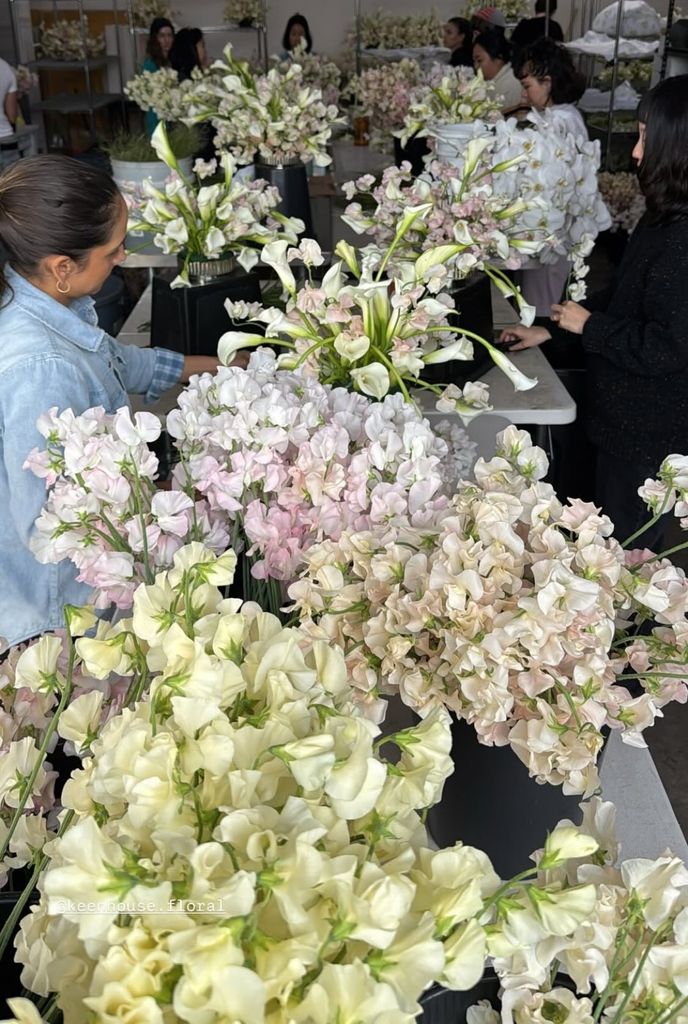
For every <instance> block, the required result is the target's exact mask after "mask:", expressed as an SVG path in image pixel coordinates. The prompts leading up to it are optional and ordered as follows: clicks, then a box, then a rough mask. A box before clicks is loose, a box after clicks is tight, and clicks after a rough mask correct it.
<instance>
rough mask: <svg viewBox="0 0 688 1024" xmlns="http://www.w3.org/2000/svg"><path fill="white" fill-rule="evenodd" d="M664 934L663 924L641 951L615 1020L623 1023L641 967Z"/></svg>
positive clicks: (665, 930)
mask: <svg viewBox="0 0 688 1024" xmlns="http://www.w3.org/2000/svg"><path fill="white" fill-rule="evenodd" d="M666 932H667V926H666V924H665V925H663V926H662V927H661V928H659V929H658V930H657V931H656V932H655V933H654V934H653V936H652V938H651V939H650V940H649V942H648V944H647V946H646V947H645V949H644V950H643V955H642V956H641V957H640V960H639V961H638V966H637V968H636V971H635V974H634V975H633V977H632V978H631V980H630V982H629V983H628V989H627V991H626V995H625V996H624V998H623V1000H622V1002H621V1006H620V1007H619V1008H618V1010H617V1011H616V1018H617V1020H619V1021H623V1014H624V1010H625V1009H626V1007H627V1006H628V1004H629V1002H630V1000H631V996H632V995H633V991H634V989H635V987H636V985H637V984H638V981H639V980H640V976H641V974H642V972H643V967H644V966H645V964H646V962H647V958H648V957H649V955H650V953H651V952H652V948H653V946H655V945H656V944H657V942H658V941H659V940H660V938H663V937H664V935H665V934H666ZM638 941H641V940H640V939H639V940H638ZM610 974H611V972H610ZM603 1009H604V1007H603ZM594 1019H595V1020H599V1019H600V1018H599V1016H597V1015H596V1016H595V1018H594Z"/></svg>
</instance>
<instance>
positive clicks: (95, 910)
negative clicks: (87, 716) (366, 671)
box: [12, 544, 597, 1024]
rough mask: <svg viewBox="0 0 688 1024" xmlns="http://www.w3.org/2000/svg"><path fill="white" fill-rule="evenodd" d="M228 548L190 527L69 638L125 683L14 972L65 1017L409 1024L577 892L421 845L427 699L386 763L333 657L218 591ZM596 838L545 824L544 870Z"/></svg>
mask: <svg viewBox="0 0 688 1024" xmlns="http://www.w3.org/2000/svg"><path fill="white" fill-rule="evenodd" d="M234 561H235V559H234V555H233V554H232V553H231V552H228V553H227V554H226V555H223V556H221V557H219V558H217V557H216V556H215V555H213V554H212V553H211V552H209V551H207V550H205V549H204V548H203V547H202V546H201V545H200V544H192V545H189V546H187V547H186V548H184V549H182V550H181V551H180V552H178V553H177V556H176V557H175V562H174V566H173V568H172V569H170V570H169V571H167V572H163V573H161V574H159V575H158V577H157V579H156V581H155V583H153V584H148V585H142V586H141V587H140V588H139V590H138V591H137V594H136V597H135V601H134V609H133V616H132V618H131V619H129V620H122V621H120V622H119V623H117V624H116V625H114V626H113V625H109V624H106V623H101V624H100V625H99V626H98V630H97V633H96V635H95V637H90V638H86V637H82V638H80V639H77V640H76V644H75V646H76V652H77V656H78V658H79V659H80V660H81V661H82V662H83V664H84V665H85V666H86V667H87V668H88V670H89V671H90V672H91V673H92V674H93V675H94V676H96V677H98V676H101V677H103V678H105V677H107V676H108V675H109V673H110V672H111V671H113V669H114V670H116V671H117V672H118V673H120V674H121V675H122V676H124V677H125V678H126V677H129V676H131V679H132V686H133V688H134V690H133V692H134V698H135V699H136V698H137V697H138V696H142V697H143V699H141V700H140V701H139V702H138V703H136V702H135V703H132V704H131V705H130V706H129V707H127V708H125V709H124V710H123V711H122V713H121V714H120V715H118V716H116V717H114V718H112V719H111V720H110V722H109V723H108V724H107V725H106V726H105V728H104V729H102V731H100V733H99V735H98V736H97V737H96V738H93V737H90V738H89V742H90V746H91V754H92V756H91V757H90V758H89V759H88V760H87V761H86V762H85V763H84V766H83V768H82V769H81V770H79V771H76V772H75V773H74V774H73V775H72V778H71V779H70V780H69V781H68V782H67V784H66V786H65V791H64V794H63V801H64V804H65V813H64V814H63V816H62V820H61V826H60V830H59V837H58V838H57V839H56V840H55V841H54V842H52V843H51V844H50V846H49V847H48V848H47V849H46V851H45V860H46V861H47V866H46V868H45V871H44V873H43V875H42V877H41V880H40V882H39V891H40V897H41V898H40V903H39V904H38V905H37V906H36V907H34V908H32V910H31V913H30V914H29V916H28V917H26V918H25V919H24V920H23V921H22V924H21V934H20V937H19V939H18V941H17V948H18V954H17V955H18V959H19V961H20V962H21V963H23V964H24V970H23V972H22V983H23V984H24V985H25V986H26V987H27V988H28V989H29V990H30V991H31V992H32V993H34V994H35V995H36V996H40V997H42V998H43V999H44V1000H45V999H51V1000H52V1001H51V1005H53V1006H56V1007H58V1008H59V1009H60V1011H61V1012H62V1013H63V1016H64V1021H65V1024H82V1022H83V1024H86V1022H87V1021H89V1020H92V1019H93V1018H94V1017H95V1018H96V1019H98V1020H103V1021H104V1020H109V1019H110V1018H111V1017H112V1016H113V1014H115V1013H116V1015H117V1016H118V1017H121V1018H124V1019H130V1020H133V1019H135V1020H137V1021H142V1022H146V1024H148V1022H150V1024H163V1022H164V1024H172V1022H176V1021H185V1022H188V1024H215V1022H218V1024H219V1022H221V1021H227V1020H237V1021H243V1022H247V1024H263V1022H270V1024H281V1022H284V1024H286V1022H287V1021H297V1022H299V1021H302V1022H315V1024H320V1022H322V1024H326V1022H327V1021H330V1020H332V1019H333V1018H336V1019H340V1020H354V1019H356V1020H360V1019H365V1020H367V1019H373V1018H378V1017H380V1016H383V1017H384V1019H385V1020H386V1021H388V1022H389V1024H395V1022H400V1024H412V1021H413V1020H414V1018H415V1016H416V1014H417V1013H418V1012H419V1009H420V1007H419V1004H418V1000H419V998H420V996H421V994H422V992H423V991H424V990H425V989H426V988H428V987H429V986H430V985H431V984H432V983H433V982H440V983H441V984H443V985H445V986H447V987H449V988H453V989H459V990H462V989H468V988H470V987H471V986H472V985H474V984H475V983H476V982H477V980H478V979H479V978H480V977H481V975H482V973H483V969H484V962H485V957H486V955H487V954H488V952H490V951H492V949H493V947H494V949H497V948H498V946H499V943H500V941H501V943H502V944H504V942H508V941H509V936H510V935H511V934H512V933H514V934H515V932H514V929H516V930H517V931H518V933H519V934H520V933H521V931H519V929H520V930H522V929H524V928H525V929H530V933H531V934H532V935H533V936H534V937H535V938H536V939H537V940H538V941H539V940H540V939H542V938H544V937H546V936H568V935H570V933H571V931H572V929H574V928H576V927H578V926H579V925H580V924H581V922H583V921H584V920H585V918H586V916H587V915H589V914H590V912H591V910H592V907H593V902H594V899H595V889H594V886H592V885H590V884H587V883H582V884H579V883H578V882H576V883H575V884H573V885H570V884H568V882H567V881H566V879H565V878H564V877H563V876H562V877H557V880H556V883H555V884H553V885H550V884H549V882H548V881H547V879H546V878H545V877H544V876H541V877H540V878H539V879H538V880H537V882H536V883H535V884H533V883H532V879H533V878H535V875H536V873H537V870H538V869H536V868H533V870H532V871H531V872H525V873H524V876H523V877H519V879H518V880H515V881H514V882H509V883H501V882H500V880H499V878H498V877H497V876H496V875H495V873H494V871H493V869H492V867H491V865H490V863H489V861H488V859H487V857H486V856H485V855H484V854H483V853H481V852H480V851H478V850H474V849H472V848H470V847H464V846H461V845H460V844H457V846H455V847H453V848H450V849H446V850H441V851H436V850H431V849H430V848H429V846H428V844H427V839H426V834H425V830H424V828H423V825H422V822H421V818H420V816H419V813H418V812H419V811H420V810H421V809H423V808H425V807H427V806H428V805H430V804H432V803H433V802H435V801H436V800H437V799H438V798H439V796H440V795H441V790H442V785H443V782H444V780H445V778H446V777H447V775H448V774H449V773H450V771H451V767H452V766H451V760H450V757H449V750H450V744H451V739H450V732H449V724H448V715H447V713H446V712H445V711H444V709H442V708H438V709H436V711H434V712H433V713H432V714H431V715H429V716H428V717H427V718H426V719H425V720H424V721H423V722H422V723H420V724H418V725H417V726H415V727H413V728H410V729H404V730H403V731H401V732H399V733H396V734H394V735H393V736H390V737H386V738H385V742H387V743H390V744H392V745H393V746H395V747H396V748H397V754H398V760H397V761H396V763H395V764H391V763H388V762H386V761H385V760H384V759H383V758H382V757H381V755H380V747H381V744H382V742H383V739H382V737H381V736H380V735H379V729H378V728H377V727H376V726H374V725H373V724H372V723H370V722H369V721H367V720H366V719H365V717H363V715H362V714H361V712H360V710H359V709H358V708H357V707H356V705H355V704H354V703H353V702H352V700H351V689H350V685H349V683H348V680H347V674H346V665H345V662H344V659H343V657H342V655H341V653H339V652H338V651H336V650H335V649H333V648H332V647H330V646H329V645H328V644H327V643H324V642H321V641H315V642H313V641H311V640H310V639H309V638H308V637H307V636H306V634H305V633H304V632H303V631H301V630H300V629H289V628H283V627H282V626H281V624H280V623H279V621H278V620H277V619H275V618H274V617H272V616H270V615H268V614H265V613H264V612H262V611H261V610H260V608H259V606H258V605H255V604H244V605H243V606H242V605H241V603H240V602H239V601H237V600H232V599H227V598H224V597H223V596H222V592H221V590H220V589H219V588H220V587H221V586H224V585H226V584H227V582H228V581H229V580H230V579H231V576H232V573H233V569H234ZM141 655H143V657H144V660H145V667H143V666H142V663H141ZM137 691H138V692H137ZM88 728H89V726H88V724H87V723H86V722H85V721H84V725H83V729H84V730H87V729H88ZM77 731H78V730H77ZM596 849H597V843H596V841H595V840H593V839H590V838H589V837H587V836H574V837H573V838H571V836H570V835H569V833H568V832H566V833H565V834H563V835H562V833H558V832H556V831H555V833H554V834H553V836H552V837H550V839H549V840H548V842H547V844H546V846H545V850H544V853H543V854H542V856H541V857H539V858H538V865H539V870H540V872H541V875H542V871H544V870H545V869H546V868H552V867H555V866H556V865H558V864H559V863H560V862H561V861H562V859H564V858H566V857H580V856H586V855H588V854H590V853H591V852H594V851H595V850H596ZM500 948H501V947H500ZM44 1005H45V1004H44ZM12 1009H13V1011H14V1012H15V1013H16V1015H17V1018H18V1019H21V1020H25V1021H29V1020H37V1019H39V1015H38V1012H37V1010H36V1008H35V1006H33V1005H32V1004H31V1003H25V1002H22V1001H21V1000H19V1001H14V1002H13V1004H12Z"/></svg>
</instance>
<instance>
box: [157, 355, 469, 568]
mask: <svg viewBox="0 0 688 1024" xmlns="http://www.w3.org/2000/svg"><path fill="white" fill-rule="evenodd" d="M167 429H168V431H169V432H170V434H171V435H172V437H173V438H175V439H176V443H177V446H178V448H179V451H180V453H181V455H182V459H183V470H182V472H183V473H184V475H185V476H188V478H190V480H191V481H192V482H193V486H194V487H195V489H196V490H197V491H198V492H199V493H200V494H202V495H203V496H204V497H205V498H206V499H207V501H208V502H209V504H210V506H211V508H212V509H213V514H214V515H221V516H222V517H223V521H224V523H225V528H226V529H227V530H228V531H230V532H231V531H232V528H233V527H232V524H233V523H237V522H238V523H240V524H242V526H243V531H244V532H245V535H246V538H247V541H248V543H249V544H250V545H252V546H253V547H252V551H253V552H254V553H256V554H257V555H258V556H259V561H258V563H257V565H256V566H255V567H254V570H253V573H254V576H256V577H259V578H265V577H268V576H269V577H272V578H275V579H279V580H292V579H294V578H295V577H296V575H297V573H298V570H299V568H300V567H301V565H302V563H303V558H304V556H305V553H306V552H307V550H308V549H309V547H311V545H313V544H315V543H318V542H319V541H321V540H323V539H325V538H338V537H339V536H340V534H341V533H342V531H343V530H346V529H349V528H352V527H353V528H358V529H367V528H368V527H369V526H371V525H372V524H373V523H382V522H388V521H389V522H398V523H415V524H418V525H420V524H424V523H427V522H429V521H430V520H431V519H432V517H433V515H435V514H436V513H437V512H438V511H439V510H441V509H443V508H446V506H447V504H448V499H447V498H446V496H445V492H444V487H443V471H442V460H443V459H444V458H445V457H446V456H447V452H448V447H447V444H446V443H445V442H444V441H442V440H440V439H438V438H437V437H435V435H434V434H433V432H432V431H431V429H430V427H429V424H428V422H427V420H424V419H422V417H421V416H420V415H419V414H418V412H416V410H415V408H414V406H412V405H410V404H408V403H406V402H404V400H403V398H402V396H401V395H390V396H388V397H387V398H386V399H385V400H384V401H383V402H373V401H371V400H370V399H368V398H365V397H363V396H362V395H356V394H352V393H351V392H348V391H345V390H343V389H341V388H332V387H329V386H325V385H322V384H320V383H318V381H316V380H313V379H312V378H309V377H306V376H304V375H302V374H294V373H289V372H287V371H285V370H278V369H277V364H276V361H275V357H274V355H273V353H272V352H270V351H269V350H268V349H261V350H260V351H259V352H257V353H255V354H254V355H253V356H252V357H251V362H250V364H249V368H248V370H241V369H238V368H234V367H221V368H220V369H219V370H218V373H217V375H215V376H210V375H209V374H204V375H203V376H200V377H197V378H195V379H194V381H193V382H192V383H191V385H190V386H189V387H188V388H187V389H186V390H185V391H184V392H183V393H182V394H181V395H180V397H179V408H178V409H175V410H173V411H172V412H171V413H170V414H169V416H168V418H167ZM466 441H467V439H466V435H465V433H463V431H462V432H461V436H460V437H459V438H455V439H454V445H453V446H454V447H457V446H458V448H459V449H460V448H461V447H462V444H463V443H464V442H466Z"/></svg>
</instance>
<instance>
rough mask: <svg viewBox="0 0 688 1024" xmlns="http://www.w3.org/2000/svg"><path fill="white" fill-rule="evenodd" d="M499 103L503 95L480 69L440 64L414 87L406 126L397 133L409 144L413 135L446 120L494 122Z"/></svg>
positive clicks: (456, 122) (403, 142)
mask: <svg viewBox="0 0 688 1024" xmlns="http://www.w3.org/2000/svg"><path fill="white" fill-rule="evenodd" d="M500 107H501V97H500V96H498V95H497V93H496V91H495V87H494V86H493V85H492V84H491V83H490V82H486V81H485V79H484V78H483V75H482V72H481V71H478V73H477V74H475V73H474V72H473V71H472V70H471V69H470V68H462V67H457V68H452V67H445V66H443V65H441V64H437V65H435V67H434V68H432V69H431V70H430V71H429V72H428V74H427V75H426V76H425V77H424V80H423V82H422V83H421V84H420V85H419V86H418V87H417V88H416V89H414V90H413V93H412V94H411V100H410V103H409V109H408V112H407V114H406V117H405V118H404V129H403V131H402V132H399V133H398V134H399V137H400V139H401V141H402V144H403V145H406V143H407V142H408V140H409V139H410V138H411V137H412V136H420V137H423V136H425V135H432V134H433V131H434V130H435V129H437V128H438V127H440V126H441V125H445V124H467V123H469V122H472V121H484V122H486V123H488V124H491V123H494V122H495V121H498V120H499V119H500V117H501V114H500Z"/></svg>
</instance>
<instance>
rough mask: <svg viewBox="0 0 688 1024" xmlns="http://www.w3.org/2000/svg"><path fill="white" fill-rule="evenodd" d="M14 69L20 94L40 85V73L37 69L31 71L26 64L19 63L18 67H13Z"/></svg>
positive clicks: (18, 93)
mask: <svg viewBox="0 0 688 1024" xmlns="http://www.w3.org/2000/svg"><path fill="white" fill-rule="evenodd" d="M12 70H13V71H14V77H15V78H16V80H17V95H18V96H21V95H23V94H24V93H27V92H29V91H30V90H31V89H33V88H34V86H36V85H38V75H37V74H36V72H35V71H31V70H30V69H29V68H27V67H26V65H25V64H17V66H16V68H12Z"/></svg>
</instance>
